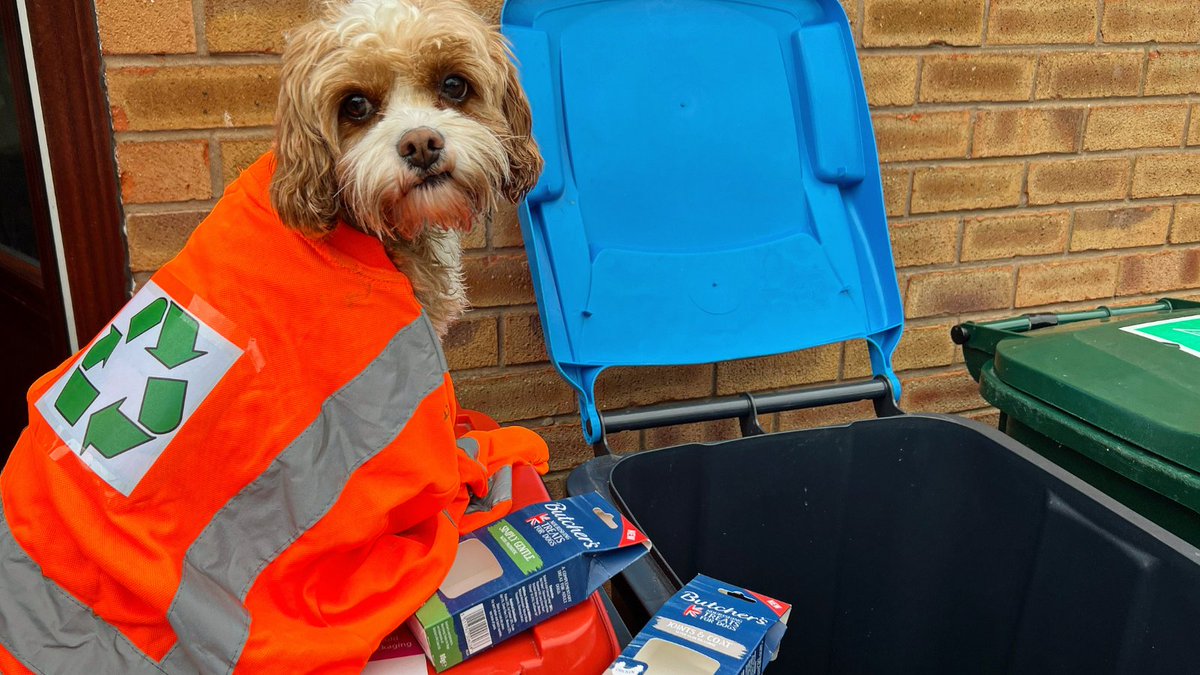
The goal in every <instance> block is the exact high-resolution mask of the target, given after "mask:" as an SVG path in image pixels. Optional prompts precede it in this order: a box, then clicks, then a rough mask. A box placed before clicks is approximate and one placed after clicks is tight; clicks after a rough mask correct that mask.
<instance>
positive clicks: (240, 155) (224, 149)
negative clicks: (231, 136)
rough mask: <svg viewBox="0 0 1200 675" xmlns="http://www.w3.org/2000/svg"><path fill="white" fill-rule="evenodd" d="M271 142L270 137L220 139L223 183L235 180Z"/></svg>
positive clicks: (269, 147) (266, 149) (268, 148)
mask: <svg viewBox="0 0 1200 675" xmlns="http://www.w3.org/2000/svg"><path fill="white" fill-rule="evenodd" d="M272 144H273V141H272V140H271V139H270V138H255V139H244V140H226V141H221V177H222V179H224V181H225V185H229V184H230V183H232V182H233V181H235V180H237V177H238V176H240V175H241V174H242V172H243V171H245V170H246V168H247V167H249V166H250V165H251V164H253V163H254V162H255V161H256V160H257V159H258V158H259V157H261V156H262V154H263V153H264V152H266V151H268V150H270V149H271V145H272Z"/></svg>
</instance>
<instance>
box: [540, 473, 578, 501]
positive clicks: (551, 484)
mask: <svg viewBox="0 0 1200 675" xmlns="http://www.w3.org/2000/svg"><path fill="white" fill-rule="evenodd" d="M570 477H571V472H570V471H556V472H555V473H549V474H546V475H545V476H542V483H543V484H544V485H545V486H546V492H547V493H548V494H549V495H550V499H565V498H566V497H567V496H568V495H567V479H568V478H570Z"/></svg>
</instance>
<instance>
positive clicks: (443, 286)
mask: <svg viewBox="0 0 1200 675" xmlns="http://www.w3.org/2000/svg"><path fill="white" fill-rule="evenodd" d="M283 59H284V64H283V74H282V88H281V92H280V98H279V112H278V131H277V143H276V150H275V152H276V160H277V162H278V166H277V169H276V173H275V178H274V181H273V183H272V185H271V202H272V204H273V205H274V207H275V209H276V211H278V212H279V215H280V216H281V217H282V218H283V221H284V222H285V223H287V224H288V225H291V226H293V227H297V228H301V229H302V230H304V231H306V232H309V233H314V234H316V233H320V232H323V231H325V230H327V229H329V228H331V227H332V226H333V225H335V224H336V223H337V221H338V220H339V219H342V220H344V221H345V222H346V223H348V224H350V225H351V226H353V227H355V228H358V229H360V230H362V231H363V232H366V233H368V234H371V235H372V236H375V237H379V238H380V239H382V240H383V241H384V244H385V245H386V247H387V249H388V252H389V253H390V255H391V258H392V261H393V262H394V263H395V265H396V267H397V268H398V269H399V270H400V271H401V272H403V273H404V274H405V275H406V276H408V278H409V279H411V280H412V282H413V285H414V287H415V289H416V293H417V298H418V299H419V300H420V301H421V304H422V305H423V306H424V307H425V311H426V312H427V313H428V314H429V317H430V319H431V320H432V321H433V324H434V326H435V327H436V328H437V330H438V331H439V333H444V332H445V330H446V329H447V327H448V326H449V325H450V324H451V323H452V322H453V320H454V319H456V318H458V317H459V316H460V315H461V314H462V312H463V311H464V309H465V308H466V306H467V298H466V293H465V289H464V287H463V281H462V271H461V270H462V264H461V248H460V245H459V240H460V233H462V232H466V231H468V230H469V229H470V228H471V227H473V226H477V225H480V224H481V223H482V222H483V221H486V220H488V219H489V218H490V216H491V214H492V213H493V211H494V210H495V206H496V200H497V199H501V198H507V199H508V200H510V201H513V202H516V201H517V200H519V199H520V198H521V197H522V196H524V194H525V193H527V192H528V191H529V190H530V189H532V188H533V185H534V183H536V182H537V178H538V175H539V174H540V172H541V167H542V160H541V156H540V155H539V154H538V150H537V145H536V144H535V142H534V140H533V137H532V135H531V128H530V123H531V120H530V112H529V104H528V102H527V101H526V100H525V95H524V93H523V92H522V90H521V87H520V84H519V83H518V81H517V72H516V69H515V68H514V66H513V64H512V62H511V60H510V53H509V50H508V48H507V46H506V44H505V42H504V41H503V39H502V38H501V37H500V36H499V34H498V33H497V32H496V30H495V29H493V28H490V27H488V26H486V25H484V24H483V23H482V22H481V20H480V19H479V17H478V16H477V15H476V14H475V12H474V11H473V10H472V9H470V8H469V7H467V6H465V5H464V4H462V3H461V2H459V1H458V0H354V1H353V2H350V3H349V4H335V5H333V6H331V7H330V9H329V11H328V14H327V15H326V16H325V18H323V19H321V20H319V21H316V22H313V23H311V24H309V25H307V26H305V27H303V28H301V29H300V30H298V31H297V32H296V33H295V34H293V35H292V36H290V39H289V43H288V47H287V50H286V52H285V54H284V57H283Z"/></svg>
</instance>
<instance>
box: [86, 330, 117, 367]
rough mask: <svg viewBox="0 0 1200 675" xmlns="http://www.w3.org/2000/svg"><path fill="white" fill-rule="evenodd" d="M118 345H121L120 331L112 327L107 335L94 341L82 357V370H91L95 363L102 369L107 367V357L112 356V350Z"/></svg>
mask: <svg viewBox="0 0 1200 675" xmlns="http://www.w3.org/2000/svg"><path fill="white" fill-rule="evenodd" d="M119 344H121V331H119V330H117V327H116V326H113V327H111V328H110V329H109V331H108V335H105V336H104V337H102V338H100V339H99V340H96V344H94V345H92V348H91V349H90V350H88V353H87V354H85V355H84V356H83V369H84V370H91V369H92V366H94V365H96V364H97V363H99V364H100V365H101V366H102V367H103V366H106V365H108V357H110V356H112V353H113V350H114V349H116V348H117V345H119Z"/></svg>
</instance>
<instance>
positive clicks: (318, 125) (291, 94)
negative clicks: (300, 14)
mask: <svg viewBox="0 0 1200 675" xmlns="http://www.w3.org/2000/svg"><path fill="white" fill-rule="evenodd" d="M328 49H329V44H328V39H327V38H326V37H325V35H324V31H321V30H319V29H318V27H317V26H316V24H310V25H308V26H305V27H302V28H300V29H299V30H298V31H297V32H296V33H295V34H293V35H292V36H291V39H290V40H289V44H288V48H287V50H286V52H285V53H284V57H283V68H282V71H281V73H280V86H279V107H278V109H277V110H276V115H275V117H276V120H275V128H276V131H275V163H276V166H275V175H274V177H273V178H272V180H271V205H272V206H273V207H274V208H275V211H276V212H277V213H278V214H279V217H280V218H281V219H282V220H283V222H284V224H286V225H288V226H289V227H294V228H296V229H299V230H301V231H304V232H306V233H309V234H320V233H322V232H327V231H329V230H330V229H332V228H333V226H334V225H335V224H336V223H337V212H338V207H337V180H336V176H335V174H334V170H335V167H334V158H333V154H332V153H333V140H332V139H331V138H329V136H328V130H327V129H326V128H325V125H324V124H323V119H322V116H323V115H324V114H325V111H323V110H322V109H321V105H322V103H321V101H320V97H319V92H316V91H314V90H313V87H312V84H311V83H310V82H309V76H310V75H311V73H312V71H313V70H314V69H315V68H316V67H317V64H318V63H319V61H320V58H321V56H322V55H323V54H325V53H326V52H327V50H328Z"/></svg>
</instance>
